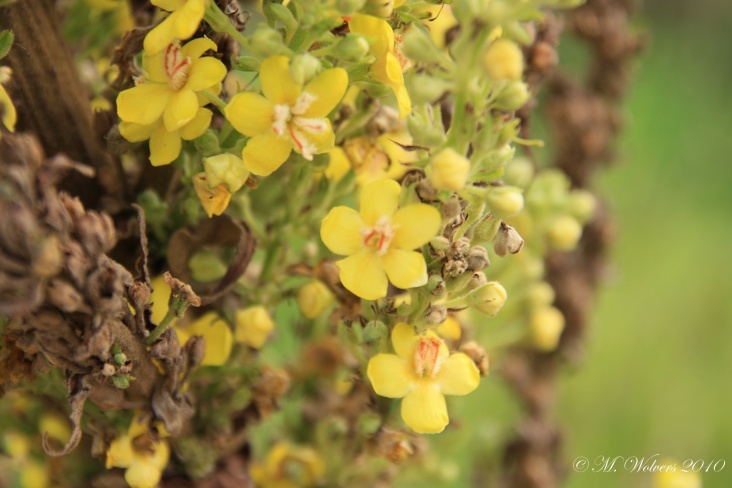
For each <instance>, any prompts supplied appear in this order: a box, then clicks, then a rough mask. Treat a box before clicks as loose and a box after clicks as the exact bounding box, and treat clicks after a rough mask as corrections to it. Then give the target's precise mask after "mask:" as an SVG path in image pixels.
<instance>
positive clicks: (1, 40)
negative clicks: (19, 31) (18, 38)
mask: <svg viewBox="0 0 732 488" xmlns="http://www.w3.org/2000/svg"><path fill="white" fill-rule="evenodd" d="M0 1H2V0H0ZM0 5H2V4H0ZM14 40H15V35H13V31H11V30H4V31H2V32H0V59H2V58H4V57H5V56H7V55H8V53H9V52H10V47H11V46H12V45H13V41H14Z"/></svg>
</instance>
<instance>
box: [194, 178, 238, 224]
mask: <svg viewBox="0 0 732 488" xmlns="http://www.w3.org/2000/svg"><path fill="white" fill-rule="evenodd" d="M193 189H194V190H196V195H197V196H198V199H199V200H201V205H203V209H204V210H205V211H206V213H207V214H208V216H209V217H213V216H214V215H221V214H222V213H224V210H226V207H228V206H229V202H230V201H231V193H229V190H227V189H226V187H225V186H224V185H223V184H218V185H216V186H215V187H213V188H211V187H210V186H209V183H208V180H207V178H206V173H198V174H197V175H195V176H194V177H193Z"/></svg>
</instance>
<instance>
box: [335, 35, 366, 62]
mask: <svg viewBox="0 0 732 488" xmlns="http://www.w3.org/2000/svg"><path fill="white" fill-rule="evenodd" d="M368 52H369V42H368V41H367V40H366V38H364V37H363V36H362V35H359V34H346V35H345V36H343V37H341V38H340V39H339V40H338V42H337V43H336V44H335V46H333V55H334V56H335V57H337V58H342V59H346V60H349V61H358V60H359V59H361V58H362V57H364V56H366V53H368Z"/></svg>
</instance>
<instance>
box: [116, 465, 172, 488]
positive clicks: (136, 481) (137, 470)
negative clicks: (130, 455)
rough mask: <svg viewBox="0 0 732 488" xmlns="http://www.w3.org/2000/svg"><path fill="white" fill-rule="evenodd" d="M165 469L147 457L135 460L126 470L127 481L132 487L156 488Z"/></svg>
mask: <svg viewBox="0 0 732 488" xmlns="http://www.w3.org/2000/svg"><path fill="white" fill-rule="evenodd" d="M162 475H163V470H162V469H160V468H158V467H157V466H155V464H153V463H151V462H150V461H147V460H145V459H141V460H137V461H135V462H134V463H133V464H132V465H131V466H130V467H129V468H127V470H126V471H125V481H126V482H127V484H128V485H130V488H155V487H156V486H158V483H160V478H161V477H162Z"/></svg>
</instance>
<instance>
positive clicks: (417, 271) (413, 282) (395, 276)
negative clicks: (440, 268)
mask: <svg viewBox="0 0 732 488" xmlns="http://www.w3.org/2000/svg"><path fill="white" fill-rule="evenodd" d="M381 262H382V263H383V265H384V271H386V276H388V277H389V281H391V283H392V284H393V285H394V286H396V287H397V288H403V289H406V288H416V287H418V286H422V285H425V284H427V264H426V263H425V261H424V256H422V253H421V252H418V251H405V250H403V249H390V250H389V251H388V252H387V253H386V254H384V255H383V256H382V257H381Z"/></svg>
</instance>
